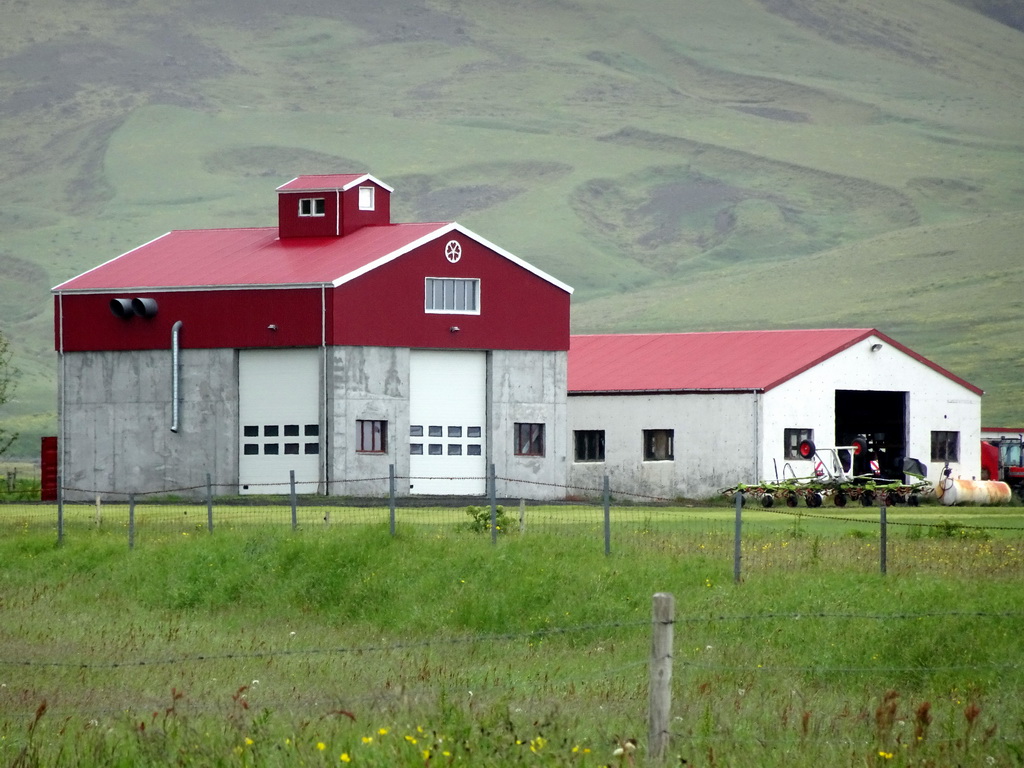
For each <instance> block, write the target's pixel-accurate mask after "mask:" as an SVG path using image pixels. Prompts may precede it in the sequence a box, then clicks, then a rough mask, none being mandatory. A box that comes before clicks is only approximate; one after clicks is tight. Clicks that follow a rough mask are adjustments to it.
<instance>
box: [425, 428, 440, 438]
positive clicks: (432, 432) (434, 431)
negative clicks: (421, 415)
mask: <svg viewBox="0 0 1024 768" xmlns="http://www.w3.org/2000/svg"><path fill="white" fill-rule="evenodd" d="M443 434H444V429H442V428H441V427H438V426H432V427H427V436H428V437H441V436H442V435H443Z"/></svg>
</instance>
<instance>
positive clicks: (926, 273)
mask: <svg viewBox="0 0 1024 768" xmlns="http://www.w3.org/2000/svg"><path fill="white" fill-rule="evenodd" d="M5 11H6V13H5V18H4V24H3V25H2V28H0V162H2V167H3V168H4V170H5V172H4V173H3V175H2V178H0V194H2V199H3V201H4V203H3V205H2V206H0V233H2V238H0V296H2V301H0V330H3V332H4V333H5V334H6V335H7V336H8V337H10V339H11V341H12V343H13V346H14V347H15V350H16V355H17V357H16V364H17V366H18V368H19V369H20V370H21V372H22V373H21V380H20V385H19V389H18V392H17V398H16V401H15V402H12V403H9V404H8V405H6V406H4V407H3V408H2V409H0V419H2V420H3V424H4V426H6V427H8V428H12V429H19V430H20V431H21V432H22V439H21V440H20V441H19V443H18V444H17V446H16V448H17V451H16V452H17V453H20V454H22V455H26V456H31V455H34V454H35V453H36V452H37V450H38V437H39V435H41V434H48V433H52V432H53V431H54V429H55V415H54V412H55V405H54V404H55V401H56V394H55V391H56V386H55V371H56V355H55V353H54V351H53V346H54V344H53V332H52V299H51V297H50V292H49V289H50V288H51V287H52V286H54V285H56V284H57V283H59V282H61V281H63V280H66V279H67V278H69V277H72V276H74V275H76V274H78V273H80V272H82V271H84V270H86V269H88V268H90V267H92V266H95V265H97V264H99V263H102V262H103V261H106V260H108V259H110V258H112V257H114V256H116V255H118V254H120V253H123V252H124V251H126V250H128V249H130V248H132V247H134V246H136V245H138V244H140V243H143V242H146V241H148V240H150V239H152V238H153V237H156V236H158V235H160V234H162V233H164V232H166V231H168V230H170V229H190V228H198V227H210V226H229V227H230V226H248V225H260V226H263V225H269V224H272V223H273V222H274V221H275V220H276V197H275V193H274V189H275V188H276V187H277V186H278V185H280V184H281V183H283V182H285V181H287V180H289V179H291V178H292V177H294V176H296V175H298V174H301V173H327V172H351V171H369V172H371V173H373V174H374V175H375V176H377V177H379V178H381V179H383V180H384V181H386V182H388V183H389V184H391V185H392V186H394V187H395V188H396V192H395V195H394V198H393V215H394V218H395V219H397V220H435V219H440V220H449V219H456V220H458V221H459V222H460V223H462V224H464V225H466V226H468V227H470V228H471V229H473V230H474V231H476V232H478V233H479V234H481V235H483V236H484V237H486V238H488V239H489V240H491V241H493V242H496V243H499V244H501V245H502V246H503V247H505V248H507V249H508V250H510V251H512V252H513V253H515V254H517V255H518V256H521V257H522V258H524V259H526V260H528V261H530V262H533V263H535V264H536V265H537V266H539V267H541V268H542V269H544V270H546V271H548V272H550V273H552V274H553V275H555V276H557V277H558V278H560V279H562V280H564V281H565V282H568V283H569V284H571V285H573V286H575V288H576V294H575V296H574V304H573V330H574V332H576V333H587V332H607V331H617V330H631V331H636V330H643V331H656V330H661V331H686V330H709V329H729V328H772V327H827V326H856V327H862V326H863V327H877V328H879V329H880V330H882V331H883V332H886V333H888V334H890V335H892V336H894V337H896V338H897V339H899V340H900V341H902V342H903V343H905V344H907V345H909V346H911V347H912V348H914V349H915V350H917V351H919V352H921V353H922V354H924V355H926V356H928V357H930V358H931V359H933V360H935V361H936V362H937V363H939V364H940V365H943V366H945V367H947V368H949V369H951V370H953V371H954V372H955V373H957V374H959V375H961V376H963V377H964V378H966V379H968V380H969V381H971V382H972V383H974V384H977V385H978V386H980V387H982V388H984V389H985V390H986V393H987V394H986V397H985V399H984V405H983V420H984V422H985V423H986V424H990V425H1024V402H1022V400H1024V398H1022V386H1021V382H1022V381H1024V321H1022V317H1024V259H1022V258H1021V255H1020V244H1021V243H1022V242H1024V129H1022V126H1024V33H1022V32H1021V29H1022V28H1024V12H1021V11H1020V10H1019V9H1018V7H1017V5H1016V4H1014V3H1012V2H1010V0H988V1H987V0H962V2H960V3H955V2H950V1H949V0H919V1H918V2H915V3H892V2H887V1H886V0H817V1H815V2H812V0H716V2H714V3H697V2H679V1H678V0H634V2H632V3H629V4H622V3H617V2H612V1H611V0H588V1H587V2H582V1H580V2H572V1H569V0H556V1H555V2H552V1H551V0H545V1H544V2H540V1H536V2H535V1H534V0H522V1H521V2H514V1H513V2H508V1H507V0H503V1H501V2H499V1H498V0H477V1H476V2H472V3H468V2H462V0H436V1H434V0H381V1H380V2H377V3H372V4H358V3H353V2H347V0H345V1H343V0H288V1H287V2H279V1H275V2H272V1H271V0H222V1H221V2H217V3H213V2H208V1H207V0H178V1H175V0H170V1H169V2H163V3H158V2H156V0H121V1H117V2H115V1H114V0H77V1H76V2H75V3H73V4H71V3H63V2H61V3H58V2H55V1H54V0H36V2H34V3H29V2H28V1H27V0H13V2H12V3H10V4H7V5H6V6H5Z"/></svg>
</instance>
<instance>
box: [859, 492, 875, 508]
mask: <svg viewBox="0 0 1024 768" xmlns="http://www.w3.org/2000/svg"><path fill="white" fill-rule="evenodd" d="M874 503H875V492H874V491H864V493H862V494H861V495H860V505H861V506H862V507H870V506H871V505H872V504H874Z"/></svg>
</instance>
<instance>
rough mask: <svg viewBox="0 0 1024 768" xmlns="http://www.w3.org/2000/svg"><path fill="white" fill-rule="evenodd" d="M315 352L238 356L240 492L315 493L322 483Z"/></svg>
mask: <svg viewBox="0 0 1024 768" xmlns="http://www.w3.org/2000/svg"><path fill="white" fill-rule="evenodd" d="M318 352H319V351H318V350H316V349H251V350H250V349H244V350H241V351H240V352H239V353H238V399H239V403H238V414H239V419H238V421H239V428H240V429H239V433H240V434H239V440H240V445H239V449H238V480H239V490H240V491H241V492H242V493H287V492H288V490H289V488H290V484H289V473H290V471H291V470H295V483H296V488H295V489H296V491H297V492H299V493H314V492H315V491H316V490H317V482H318V481H319V479H320V432H321V429H320V383H319V382H320V364H319V354H318Z"/></svg>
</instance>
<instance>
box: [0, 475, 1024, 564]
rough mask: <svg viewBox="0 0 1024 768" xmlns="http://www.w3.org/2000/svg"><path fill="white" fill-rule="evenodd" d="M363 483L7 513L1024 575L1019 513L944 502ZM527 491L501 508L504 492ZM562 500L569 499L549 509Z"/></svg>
mask: <svg viewBox="0 0 1024 768" xmlns="http://www.w3.org/2000/svg"><path fill="white" fill-rule="evenodd" d="M382 479H383V480H389V479H390V480H391V483H390V488H391V492H390V493H389V495H388V496H386V497H360V496H356V495H353V494H351V493H348V491H350V490H351V489H355V488H360V487H366V485H367V483H368V481H372V482H379V481H380V480H382ZM410 479H411V480H416V479H417V478H400V477H399V478H396V477H391V478H358V479H354V480H348V481H338V482H335V483H332V484H331V488H330V491H331V494H332V495H317V494H313V493H303V492H302V490H303V487H302V484H300V483H295V482H294V481H293V485H292V492H291V493H289V494H284V495H282V494H276V495H274V494H265V495H259V494H252V495H246V496H239V495H237V486H235V485H218V484H214V483H213V482H212V481H209V480H208V482H207V483H206V484H205V485H204V486H192V487H187V488H170V489H160V490H155V491H146V492H139V493H115V492H111V491H106V490H100V489H83V488H64V489H62V490H63V491H65V492H66V493H67V495H68V496H73V497H75V498H78V499H82V498H89V499H91V500H90V501H70V500H65V499H64V496H65V493H61V494H60V498H59V499H58V501H57V502H55V503H41V502H29V501H10V500H6V499H2V500H4V501H5V503H2V504H0V530H6V531H8V532H17V531H21V532H28V531H40V530H48V531H52V533H53V534H54V535H55V536H56V538H57V541H58V543H64V542H65V540H66V539H69V538H72V539H73V538H74V537H76V536H80V535H84V534H85V533H86V532H89V533H90V535H91V534H93V533H95V532H97V531H98V532H102V533H104V534H107V535H110V536H115V537H121V538H123V540H124V541H125V543H126V545H127V546H129V547H131V548H134V547H138V546H147V545H150V544H153V543H156V542H159V541H161V540H164V539H167V538H168V537H186V536H193V537H196V536H202V535H210V534H213V533H214V532H216V531H217V530H223V529H228V528H248V527H258V526H264V527H278V528H284V527H290V528H292V529H293V530H302V531H306V532H311V531H316V530H318V529H326V528H331V527H337V526H349V527H353V528H355V527H360V526H363V527H365V526H371V527H387V528H388V529H389V530H390V532H391V534H392V535H401V534H402V533H412V532H416V531H418V532H427V533H430V534H432V535H440V534H451V535H458V534H462V533H466V532H472V533H475V534H484V535H489V536H491V538H492V539H493V540H494V541H495V542H497V541H498V539H499V538H502V537H516V536H527V537H528V536H540V535H557V536H572V537H573V538H574V539H576V540H579V541H580V545H581V546H583V547H603V549H604V551H605V553H607V554H612V553H613V552H616V551H625V550H628V551H643V550H644V549H648V550H659V551H663V552H669V553H671V554H674V555H678V556H680V557H706V558H709V559H715V560H727V561H731V562H732V564H733V577H734V579H735V580H737V581H739V580H742V579H745V578H748V577H750V576H752V575H753V574H756V573H759V572H768V571H776V570H794V571H810V570H818V571H825V570H842V571H854V572H864V573H870V572H876V573H877V572H881V573H889V572H897V573H901V572H902V573H908V572H918V573H919V572H932V573H947V572H965V571H966V572H971V573H976V574H978V575H988V576H1006V577H1020V576H1024V514H1022V513H1021V509H1020V508H1019V507H1004V508H977V507H976V508H957V509H951V508H947V507H941V506H937V505H928V504H925V505H922V506H913V507H911V506H898V507H886V505H885V503H884V500H883V503H882V504H881V506H879V507H859V508H849V507H846V508H834V509H831V508H816V509H813V510H812V509H803V508H790V507H786V508H775V507H772V508H756V507H754V505H750V506H745V504H744V501H745V500H744V498H743V496H742V494H738V495H737V496H736V497H735V498H734V500H733V502H732V503H730V502H729V501H722V500H719V501H718V503H717V505H715V504H713V503H711V504H698V503H696V502H687V501H684V500H678V499H667V498H660V497H655V496H641V495H637V494H628V493H623V492H620V491H617V490H615V489H614V488H612V487H611V485H610V483H609V482H608V480H607V478H606V479H605V482H604V485H603V487H602V488H581V487H569V486H566V487H557V488H553V487H552V486H550V485H549V484H543V483H536V482H532V481H527V480H517V479H513V478H501V477H496V476H494V475H491V476H490V477H488V478H485V479H486V481H487V487H488V489H489V494H488V496H487V497H456V496H451V497H439V496H399V495H397V493H396V492H395V488H396V486H397V485H398V483H397V482H396V481H401V480H410ZM498 482H500V483H501V485H502V487H505V488H512V489H515V490H518V491H521V495H519V496H516V497H507V496H506V497H503V498H497V496H496V494H495V493H494V488H495V487H496V486H497V484H498ZM552 496H557V497H558V500H557V501H554V500H552V498H551V497H552Z"/></svg>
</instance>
